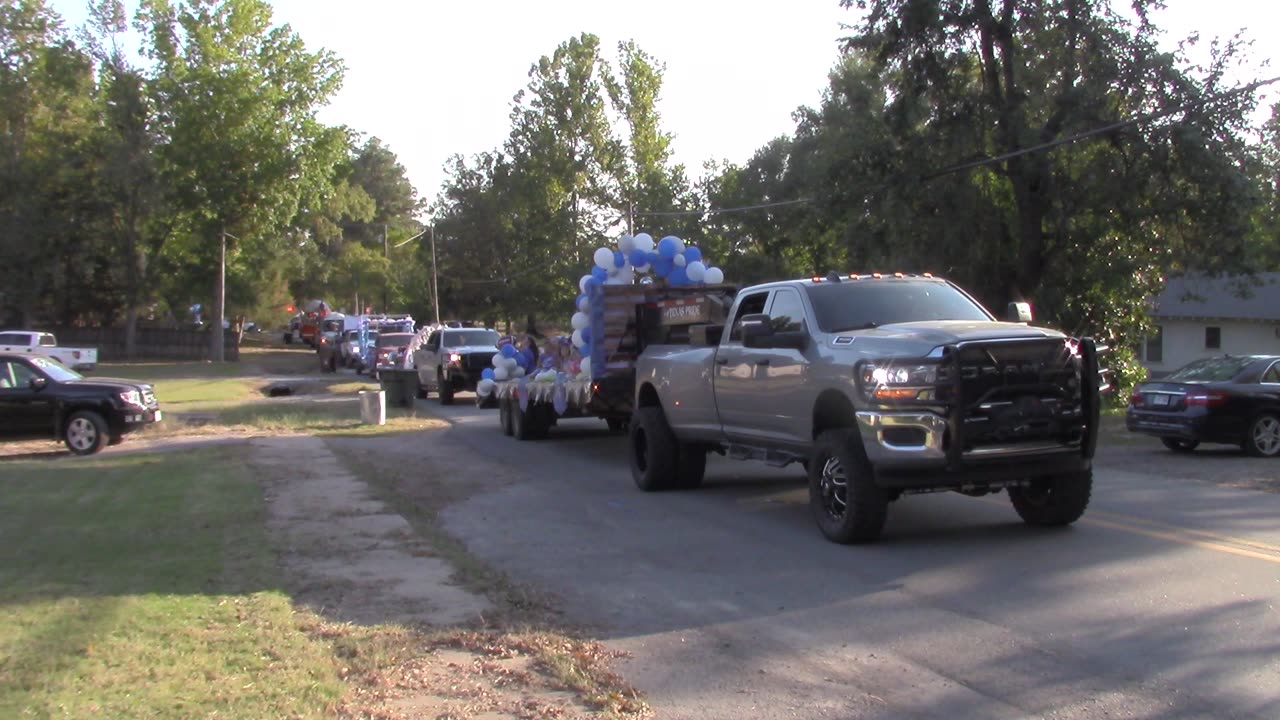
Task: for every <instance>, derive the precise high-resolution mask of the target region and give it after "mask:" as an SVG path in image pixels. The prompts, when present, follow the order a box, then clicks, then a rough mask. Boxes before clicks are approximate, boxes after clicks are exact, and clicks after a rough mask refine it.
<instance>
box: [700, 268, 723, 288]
mask: <svg viewBox="0 0 1280 720" xmlns="http://www.w3.org/2000/svg"><path fill="white" fill-rule="evenodd" d="M702 282H704V283H706V284H708V285H719V284H720V283H722V282H724V271H723V270H721V269H720V268H718V267H713V268H707V272H706V274H705V275H703V276H702Z"/></svg>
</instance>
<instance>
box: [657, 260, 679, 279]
mask: <svg viewBox="0 0 1280 720" xmlns="http://www.w3.org/2000/svg"><path fill="white" fill-rule="evenodd" d="M675 267H676V265H675V263H673V262H671V260H670V259H669V258H658V259H657V260H655V261H654V262H653V271H654V272H655V273H657V275H658V277H666V276H668V275H670V274H671V271H672V270H674V269H675Z"/></svg>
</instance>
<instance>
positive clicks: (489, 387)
mask: <svg viewBox="0 0 1280 720" xmlns="http://www.w3.org/2000/svg"><path fill="white" fill-rule="evenodd" d="M494 375H495V376H497V372H496V371H495V372H494ZM494 384H495V383H494V382H493V381H492V380H490V379H489V378H485V379H483V380H481V381H480V382H478V383H476V392H477V393H479V394H480V396H481V397H488V396H489V395H492V394H493V387H494Z"/></svg>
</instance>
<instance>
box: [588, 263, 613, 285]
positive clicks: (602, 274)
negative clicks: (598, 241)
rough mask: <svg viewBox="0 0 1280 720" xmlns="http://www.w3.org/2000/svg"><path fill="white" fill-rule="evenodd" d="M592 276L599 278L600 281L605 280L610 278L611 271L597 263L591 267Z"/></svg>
mask: <svg viewBox="0 0 1280 720" xmlns="http://www.w3.org/2000/svg"><path fill="white" fill-rule="evenodd" d="M591 277H593V278H595V279H596V280H599V281H600V282H604V281H605V280H608V279H609V271H608V270H605V269H604V268H602V267H600V266H599V265H597V266H595V267H593V268H591Z"/></svg>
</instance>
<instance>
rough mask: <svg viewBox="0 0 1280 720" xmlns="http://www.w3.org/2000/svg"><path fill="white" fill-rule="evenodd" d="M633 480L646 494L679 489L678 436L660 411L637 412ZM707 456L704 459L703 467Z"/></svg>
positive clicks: (632, 435) (633, 431)
mask: <svg viewBox="0 0 1280 720" xmlns="http://www.w3.org/2000/svg"><path fill="white" fill-rule="evenodd" d="M630 440H631V442H630V443H628V447H629V448H630V453H629V454H630V456H631V479H632V480H635V483H636V487H638V488H640V489H641V490H643V491H645V492H654V491H656V490H667V489H669V488H671V487H674V486H675V485H676V480H675V477H676V454H677V452H678V448H677V446H676V436H675V435H674V434H672V432H671V428H670V426H668V425H667V418H666V416H665V415H663V414H662V408H660V407H642V408H637V409H636V412H635V414H634V415H632V416H631V433H630ZM706 459H707V457H706V455H705V454H704V455H703V456H702V461H703V463H705V462H706Z"/></svg>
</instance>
